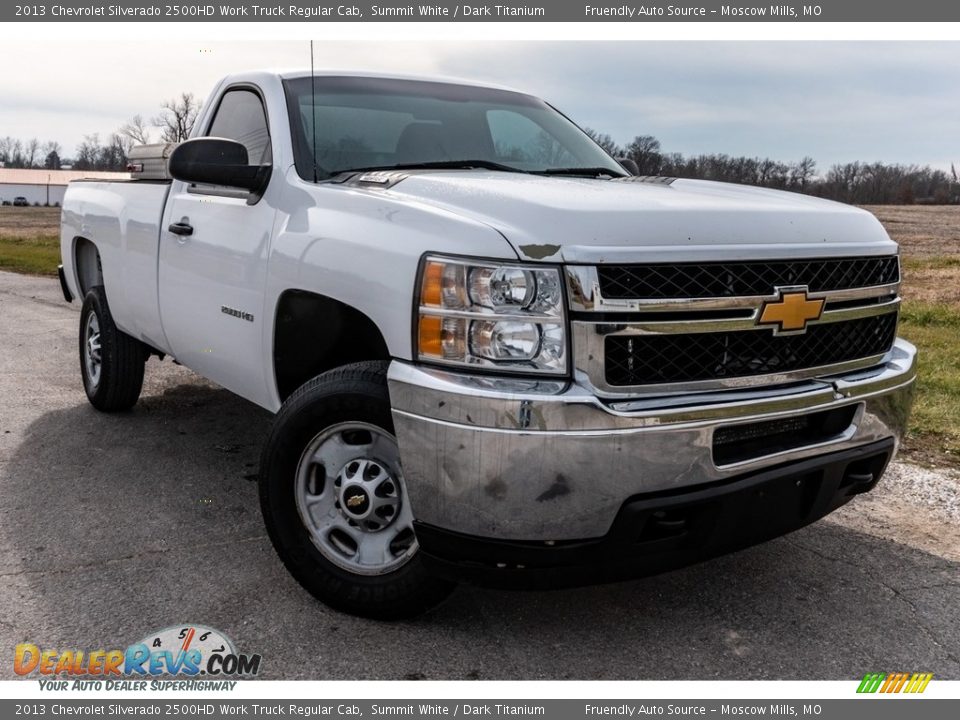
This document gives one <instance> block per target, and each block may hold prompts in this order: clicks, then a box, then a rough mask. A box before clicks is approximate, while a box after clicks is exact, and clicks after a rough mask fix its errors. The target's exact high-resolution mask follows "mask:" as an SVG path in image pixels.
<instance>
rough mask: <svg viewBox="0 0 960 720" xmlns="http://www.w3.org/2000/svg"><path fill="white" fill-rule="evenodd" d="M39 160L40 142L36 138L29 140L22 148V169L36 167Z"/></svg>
mask: <svg viewBox="0 0 960 720" xmlns="http://www.w3.org/2000/svg"><path fill="white" fill-rule="evenodd" d="M39 159H40V141H39V140H37V139H36V138H30V140H28V141H27V142H26V144H24V146H23V165H24V167H28V168H32V167H36V165H37V162H38V161H39Z"/></svg>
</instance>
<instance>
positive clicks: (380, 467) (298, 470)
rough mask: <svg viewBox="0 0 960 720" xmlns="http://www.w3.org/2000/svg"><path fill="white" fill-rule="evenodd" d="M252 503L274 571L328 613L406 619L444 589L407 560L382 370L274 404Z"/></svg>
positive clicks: (447, 587)
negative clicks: (279, 563) (285, 574)
mask: <svg viewBox="0 0 960 720" xmlns="http://www.w3.org/2000/svg"><path fill="white" fill-rule="evenodd" d="M260 503H261V508H262V510H263V516H264V520H265V522H266V524H267V530H268V532H269V534H270V538H271V540H272V541H273V544H274V547H275V548H276V550H277V553H278V554H279V555H280V558H281V559H282V560H283V562H284V564H285V565H286V566H287V568H288V569H289V570H290V572H291V573H292V574H293V576H294V577H295V578H296V579H297V580H298V581H299V582H300V584H301V585H303V586H304V587H305V588H306V589H307V590H309V591H310V592H311V593H312V594H313V595H314V596H316V597H317V598H318V599H320V600H321V601H323V602H324V603H326V604H327V605H330V606H331V607H333V608H335V609H337V610H341V611H344V612H348V613H352V614H355V615H362V616H365V617H372V618H378V619H397V618H403V617H410V616H414V615H417V614H419V613H422V612H424V611H425V610H427V609H429V608H431V607H433V606H434V605H436V604H437V603H439V602H440V601H441V600H443V599H444V598H445V597H446V596H447V595H448V594H449V593H450V591H451V590H452V589H453V585H452V584H451V583H449V582H447V581H445V580H441V579H439V578H436V577H433V576H431V575H430V574H429V573H428V572H427V571H426V570H425V569H424V567H423V566H422V564H421V562H420V558H419V557H418V555H417V553H418V549H419V547H418V545H417V539H416V535H414V532H413V512H412V510H411V507H410V503H409V500H408V497H407V494H406V487H405V485H404V480H403V472H402V468H401V466H400V451H399V448H398V446H397V441H396V438H395V437H394V434H393V423H392V419H391V414H390V399H389V395H388V393H387V385H386V363H380V362H376V363H369V362H368V363H357V364H355V365H349V366H346V367H344V368H340V369H337V370H333V371H331V372H328V373H325V374H323V375H321V376H319V377H317V378H314V379H313V380H311V381H310V382H308V383H307V384H306V385H304V386H303V387H301V388H300V389H299V390H297V391H296V392H295V393H294V394H293V395H292V396H291V397H290V398H289V399H288V400H287V402H286V403H284V406H283V408H281V410H280V413H279V414H278V416H277V419H276V421H275V423H274V426H273V430H272V432H271V434H270V438H269V439H268V441H267V445H266V447H265V448H264V453H263V458H262V460H261V470H260Z"/></svg>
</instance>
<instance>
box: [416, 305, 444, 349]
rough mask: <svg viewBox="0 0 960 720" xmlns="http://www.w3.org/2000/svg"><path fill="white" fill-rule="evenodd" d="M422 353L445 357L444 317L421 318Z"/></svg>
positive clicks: (427, 316)
mask: <svg viewBox="0 0 960 720" xmlns="http://www.w3.org/2000/svg"><path fill="white" fill-rule="evenodd" d="M420 354H421V355H433V356H434V357H443V318H439V317H431V316H429V315H426V316H421V318H420Z"/></svg>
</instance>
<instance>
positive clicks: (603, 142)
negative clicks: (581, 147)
mask: <svg viewBox="0 0 960 720" xmlns="http://www.w3.org/2000/svg"><path fill="white" fill-rule="evenodd" d="M583 131H584V132H585V133H586V134H587V135H589V136H590V139H591V140H593V141H594V142H595V143H596V144H597V145H599V146H600V147H602V148H603V149H604V150H605V151H606V153H607V154H608V155H609V156H610V157H614V158H616V157H620V156H622V155H623V148H621V147H620V146H619V145H617V143H615V142H614V141H613V138H612V137H610V136H609V135H607V133H599V132H597V131H596V130H594V129H593V128H584V129H583Z"/></svg>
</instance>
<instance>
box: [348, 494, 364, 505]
mask: <svg viewBox="0 0 960 720" xmlns="http://www.w3.org/2000/svg"><path fill="white" fill-rule="evenodd" d="M364 499H365V498H364V496H363V495H353V496H351V497H348V498H347V507H357V506H359V505H363V501H364Z"/></svg>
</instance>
